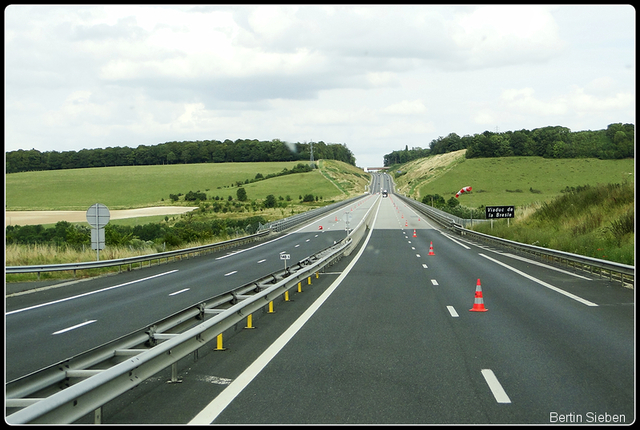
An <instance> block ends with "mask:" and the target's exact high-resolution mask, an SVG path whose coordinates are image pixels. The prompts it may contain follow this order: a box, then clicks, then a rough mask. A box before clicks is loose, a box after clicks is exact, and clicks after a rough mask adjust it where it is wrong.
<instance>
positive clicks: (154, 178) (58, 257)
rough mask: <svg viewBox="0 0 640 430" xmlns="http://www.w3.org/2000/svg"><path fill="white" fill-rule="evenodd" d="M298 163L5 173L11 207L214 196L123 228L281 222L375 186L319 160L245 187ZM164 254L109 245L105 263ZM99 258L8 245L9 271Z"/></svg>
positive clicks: (355, 172) (131, 204)
mask: <svg viewBox="0 0 640 430" xmlns="http://www.w3.org/2000/svg"><path fill="white" fill-rule="evenodd" d="M297 164H298V162H273V163H225V164H192V165H171V166H138V167H105V168H94V169H74V170H61V171H46V172H26V173H16V174H11V175H7V176H6V190H7V194H6V196H7V197H6V202H7V208H6V209H7V210H86V209H87V208H88V207H89V206H91V205H92V204H94V203H95V202H100V203H103V204H105V205H106V206H107V207H109V208H110V209H132V208H139V207H151V206H194V205H196V204H194V202H185V201H184V200H183V199H184V196H183V197H181V199H180V200H179V201H178V202H172V201H171V200H170V199H169V194H178V193H182V194H186V193H187V192H188V191H201V192H205V193H206V194H207V198H208V200H207V201H204V202H199V204H198V205H199V209H197V210H195V211H193V212H190V213H188V214H185V215H181V216H169V217H166V218H165V216H154V217H144V218H132V219H123V220H113V221H111V222H112V223H114V224H123V225H143V224H147V223H151V222H166V223H167V224H169V225H171V224H174V223H175V222H177V221H178V220H180V219H183V218H185V217H188V218H189V219H192V220H198V221H205V220H209V219H213V218H248V217H251V216H254V215H260V216H263V217H265V218H266V219H267V220H275V219H280V218H284V217H287V216H291V215H293V214H296V213H300V212H304V211H307V210H309V209H313V208H315V207H318V206H323V205H326V204H329V203H331V202H333V201H339V200H344V199H346V198H348V197H350V196H353V195H356V194H361V193H362V192H363V191H364V189H365V186H366V185H367V184H368V182H369V175H368V174H366V173H364V172H363V171H362V170H361V169H359V168H357V167H354V166H351V165H348V164H346V163H342V162H339V161H334V160H320V161H318V165H319V167H320V169H317V170H314V171H311V172H307V173H299V174H290V175H285V176H277V177H274V178H270V179H265V180H262V181H258V182H253V183H247V184H245V183H244V182H245V181H247V180H251V179H254V178H255V176H256V174H257V173H261V174H262V175H263V176H265V177H266V176H267V175H268V174H277V173H280V172H281V171H282V170H283V169H284V168H287V169H292V168H293V167H294V166H295V165H297ZM238 183H241V184H242V185H241V186H242V187H243V188H245V190H246V191H247V197H248V200H247V201H246V202H238V201H237V200H236V193H237V190H238V188H239V186H238ZM269 194H273V195H274V196H275V197H276V198H277V199H278V202H279V207H277V208H269V209H266V208H262V207H261V202H262V201H264V200H265V198H266V196H267V195H269ZM306 194H312V195H314V196H318V197H319V199H318V201H317V202H309V203H303V202H301V201H300V199H299V197H300V196H304V195H306ZM215 196H218V197H219V198H220V201H224V202H225V203H226V202H229V200H228V199H229V196H231V198H232V200H233V201H232V202H229V204H228V205H227V206H228V207H229V210H228V211H226V212H224V213H223V212H217V213H216V212H214V211H213V210H212V208H211V206H212V200H210V199H212V198H213V197H215ZM287 196H288V197H289V198H290V200H289V199H287ZM45 227H52V225H48V226H45ZM226 239H229V237H220V238H219V240H220V241H222V240H226ZM198 245H203V243H200V242H194V243H190V244H187V245H186V246H183V247H184V248H187V247H192V246H198ZM157 251H158V250H157V249H156V248H155V247H143V248H138V249H132V248H130V247H126V246H125V247H108V248H105V249H104V250H102V251H101V252H100V259H101V260H107V259H116V258H126V257H131V256H137V255H146V254H151V253H155V252H157ZM95 258H96V253H95V251H93V250H91V249H86V250H85V251H84V252H83V251H80V250H74V249H71V248H64V249H63V248H57V247H55V246H50V245H9V246H7V247H6V250H5V265H6V266H21V265H41V264H62V263H72V262H81V261H94V260H95ZM85 272H86V273H83V276H89V275H92V276H93V275H96V274H99V273H102V272H104V271H100V270H96V271H85ZM67 276H69V274H61V273H56V272H51V273H47V274H42V277H43V278H58V277H67ZM35 277H36V276H35V275H26V274H25V275H11V276H9V277H7V281H24V280H33V279H35Z"/></svg>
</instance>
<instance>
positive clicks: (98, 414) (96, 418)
mask: <svg viewBox="0 0 640 430" xmlns="http://www.w3.org/2000/svg"><path fill="white" fill-rule="evenodd" d="M93 423H94V424H102V407H99V408H98V409H96V410H95V411H93Z"/></svg>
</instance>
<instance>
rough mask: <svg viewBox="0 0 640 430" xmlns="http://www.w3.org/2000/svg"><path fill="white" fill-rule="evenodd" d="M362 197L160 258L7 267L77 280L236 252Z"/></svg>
mask: <svg viewBox="0 0 640 430" xmlns="http://www.w3.org/2000/svg"><path fill="white" fill-rule="evenodd" d="M361 197H362V196H356V197H352V198H350V199H347V200H343V201H340V202H336V203H332V204H331V205H327V206H324V207H322V208H318V209H313V210H310V211H307V212H303V213H301V214H298V215H294V216H292V217H289V218H284V219H282V220H277V221H274V222H272V223H269V224H266V225H262V224H261V225H260V226H259V229H258V232H257V233H255V234H252V235H248V236H243V237H240V238H237V239H231V240H227V241H224V242H217V243H213V244H209V245H202V246H196V247H193V248H186V249H179V250H175V251H166V252H160V253H157V254H148V255H141V256H137V257H127V258H120V259H113V260H103V261H88V262H82V263H65V264H44V265H40V266H9V267H5V273H6V274H16V273H37V274H38V277H40V273H43V272H60V271H73V275H74V277H75V275H76V271H77V270H86V269H98V268H106V267H120V268H121V267H122V266H127V265H128V266H129V269H131V265H132V264H138V263H139V264H140V265H142V263H145V262H148V263H149V264H151V262H152V261H158V263H160V261H162V260H165V259H166V260H167V261H168V260H169V258H176V257H182V256H187V258H188V256H189V255H192V254H193V255H197V254H201V253H203V252H215V251H220V250H225V249H228V248H233V247H236V246H240V245H244V244H247V243H251V242H255V241H258V240H261V239H263V238H264V237H265V236H267V235H269V234H270V233H271V232H282V231H284V230H286V229H288V228H291V227H293V226H295V225H298V224H300V223H303V222H305V221H307V220H310V219H313V218H316V217H319V216H322V215H323V214H325V213H326V212H329V211H331V210H334V209H336V208H338V207H340V206H344V205H348V204H350V203H351V202H353V201H354V200H357V199H359V198H361Z"/></svg>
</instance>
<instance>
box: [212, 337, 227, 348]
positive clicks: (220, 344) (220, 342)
mask: <svg viewBox="0 0 640 430" xmlns="http://www.w3.org/2000/svg"><path fill="white" fill-rule="evenodd" d="M225 349H227V348H223V347H222V333H220V334H219V335H218V337H217V338H216V349H214V351H224V350H225Z"/></svg>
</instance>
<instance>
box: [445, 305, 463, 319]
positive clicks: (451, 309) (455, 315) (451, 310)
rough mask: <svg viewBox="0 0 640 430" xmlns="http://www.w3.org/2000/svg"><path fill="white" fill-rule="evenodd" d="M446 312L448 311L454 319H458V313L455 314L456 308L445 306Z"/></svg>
mask: <svg viewBox="0 0 640 430" xmlns="http://www.w3.org/2000/svg"><path fill="white" fill-rule="evenodd" d="M447 310H448V311H449V313H450V314H451V316H452V317H454V318H458V317H459V316H460V315H458V312H456V308H454V307H453V306H447Z"/></svg>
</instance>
